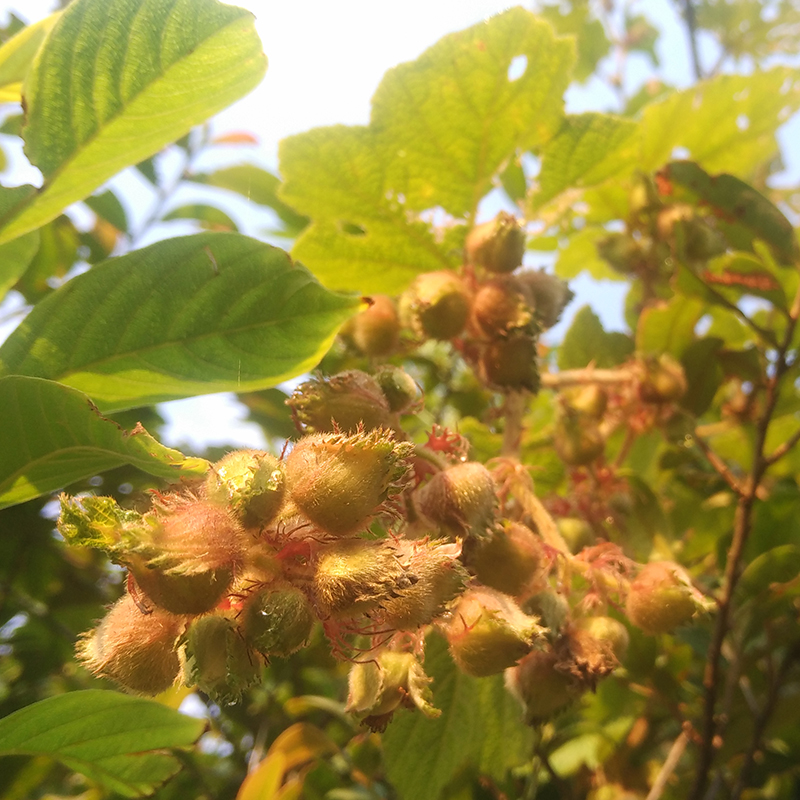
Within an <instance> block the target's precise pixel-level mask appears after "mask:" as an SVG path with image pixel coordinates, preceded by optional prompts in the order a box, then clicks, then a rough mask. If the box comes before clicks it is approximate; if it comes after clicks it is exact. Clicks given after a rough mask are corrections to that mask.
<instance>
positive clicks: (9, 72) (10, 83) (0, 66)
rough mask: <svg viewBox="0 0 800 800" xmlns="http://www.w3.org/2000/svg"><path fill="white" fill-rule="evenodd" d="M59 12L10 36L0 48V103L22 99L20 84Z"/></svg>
mask: <svg viewBox="0 0 800 800" xmlns="http://www.w3.org/2000/svg"><path fill="white" fill-rule="evenodd" d="M60 15H61V12H60V11H57V12H56V13H55V14H50V16H49V17H45V18H44V19H41V20H39V21H38V22H34V23H33V25H28V26H27V27H26V28H23V29H22V30H21V31H20V32H19V33H17V34H16V35H15V36H12V37H11V39H9V40H8V41H7V42H6V43H5V44H4V45H3V46H2V47H0V102H3V103H18V102H19V101H20V100H21V99H22V82H23V81H24V80H25V76H26V75H27V74H28V70H29V69H30V66H31V63H32V62H33V59H34V58H35V56H36V53H37V52H38V51H39V48H40V47H41V45H42V42H43V41H44V38H45V36H47V34H48V32H49V31H50V29H51V28H52V27H53V25H55V24H56V21H57V20H58V18H59V16H60Z"/></svg>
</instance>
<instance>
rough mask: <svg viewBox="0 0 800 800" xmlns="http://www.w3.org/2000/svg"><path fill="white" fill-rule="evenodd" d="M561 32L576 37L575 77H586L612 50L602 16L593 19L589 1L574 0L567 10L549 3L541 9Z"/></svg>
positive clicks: (577, 79)
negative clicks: (579, 0) (576, 1)
mask: <svg viewBox="0 0 800 800" xmlns="http://www.w3.org/2000/svg"><path fill="white" fill-rule="evenodd" d="M539 13H540V15H541V16H542V17H544V18H545V19H546V20H547V21H548V22H549V23H550V24H551V25H552V26H553V27H554V28H555V29H556V31H557V32H558V33H559V34H573V35H574V36H575V37H576V40H577V41H576V44H577V46H578V47H577V49H578V61H577V63H576V65H575V80H576V81H585V80H586V79H587V78H588V77H590V76H591V74H592V73H593V72H594V71H595V69H596V68H597V63H598V61H600V59H601V58H603V57H604V56H606V55H607V54H608V51H609V50H610V48H611V43H610V42H609V41H608V37H607V36H606V32H605V29H604V28H603V25H602V23H601V22H600V20H597V19H591V15H590V12H589V4H588V3H586V2H583V3H573V4H572V7H571V9H570V10H569V11H568V12H567V13H564V9H563V8H561V7H545V8H542V9H541V11H540V12H539Z"/></svg>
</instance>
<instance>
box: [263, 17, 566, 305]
mask: <svg viewBox="0 0 800 800" xmlns="http://www.w3.org/2000/svg"><path fill="white" fill-rule="evenodd" d="M573 51H574V47H573V44H572V42H571V41H569V40H566V39H558V38H556V37H555V35H554V34H553V30H552V28H551V27H550V26H549V25H548V24H547V23H546V22H544V21H542V20H540V19H537V18H536V17H535V16H534V15H533V14H531V13H530V12H528V11H526V10H524V9H522V8H514V9H511V10H509V11H507V12H505V13H504V14H501V15H498V16H496V17H493V18H492V19H489V20H487V21H486V22H482V23H480V24H479V25H476V26H473V27H472V28H468V29H466V30H464V31H460V32H458V33H454V34H452V35H450V36H446V37H445V38H444V39H442V40H441V41H440V42H438V43H437V44H435V45H434V46H433V47H431V48H430V49H429V50H427V51H426V52H425V53H423V55H422V56H420V58H419V59H417V60H416V61H414V62H410V63H407V64H401V65H400V66H398V67H396V68H394V69H392V70H390V71H389V72H388V73H387V74H386V76H385V78H384V79H383V81H382V83H381V85H380V86H379V88H378V91H377V92H376V94H375V97H374V100H373V110H372V118H371V122H370V125H369V126H368V127H365V126H360V127H359V126H354V127H345V126H334V127H330V128H320V129H317V130H312V131H309V132H307V133H303V134H300V135H299V136H292V137H289V138H288V139H286V140H284V141H283V142H282V143H281V148H280V171H281V174H282V175H283V176H284V179H285V182H284V184H283V186H282V188H281V191H280V193H279V194H280V196H281V197H282V198H283V199H284V200H285V201H286V202H287V203H289V204H290V205H291V206H292V207H293V208H295V209H297V211H298V212H300V213H302V214H307V215H308V216H310V217H311V218H312V219H313V222H312V224H311V225H310V226H309V228H308V229H307V230H306V231H304V233H303V235H302V236H301V237H300V238H299V239H298V241H297V243H296V245H295V249H294V251H293V252H294V253H295V254H296V255H297V257H298V258H300V259H301V260H303V261H304V262H305V263H307V264H309V266H310V267H311V268H312V269H313V270H314V273H315V274H316V275H317V276H319V278H320V280H321V281H322V282H323V283H325V284H326V285H328V286H331V287H334V288H345V287H346V288H357V289H358V290H359V291H361V292H364V293H370V292H387V293H396V292H399V291H402V290H403V289H404V288H406V287H407V286H408V284H409V282H410V280H411V279H412V278H413V277H415V276H416V275H418V274H419V273H422V272H426V271H432V270H436V269H450V268H453V267H455V266H458V264H460V263H461V257H462V256H461V251H460V247H457V248H454V247H451V246H449V245H447V244H444V243H441V242H439V241H438V240H436V239H434V236H433V234H432V233H431V231H430V230H429V229H428V226H427V224H420V223H415V222H413V221H412V215H411V214H410V213H409V212H410V211H413V212H421V211H427V210H429V209H431V210H433V209H438V212H439V214H440V215H441V211H442V210H444V211H445V212H447V213H448V214H450V215H451V216H453V217H456V218H461V217H464V216H467V217H470V216H474V214H475V212H476V210H477V207H478V203H479V202H480V200H481V198H482V197H483V196H484V195H485V194H486V193H487V192H489V191H490V190H491V188H492V186H493V179H494V178H495V177H496V176H497V174H498V173H499V172H501V171H502V169H503V167H504V165H505V164H506V163H508V161H509V160H510V159H512V158H514V157H515V154H516V153H517V151H518V150H519V151H522V150H527V149H532V148H537V147H539V146H540V145H541V144H542V143H543V142H545V141H547V140H548V139H549V138H550V137H551V136H552V135H553V134H554V133H555V131H556V130H557V129H558V127H559V125H560V124H561V120H562V118H563V99H562V95H563V93H564V90H565V89H566V86H567V83H568V74H569V69H570V67H571V64H572V61H573V60H574V53H573ZM515 59H517V61H515ZM512 62H514V64H515V65H516V64H523V62H524V67H525V69H524V72H523V74H522V75H521V76H519V77H515V76H514V74H512V75H511V77H510V76H509V68H510V67H511V66H512ZM431 214H433V211H432V212H431Z"/></svg>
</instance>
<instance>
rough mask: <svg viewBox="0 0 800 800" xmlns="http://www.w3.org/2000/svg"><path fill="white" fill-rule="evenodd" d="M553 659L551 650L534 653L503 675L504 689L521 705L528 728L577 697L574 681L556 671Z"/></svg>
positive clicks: (577, 692)
mask: <svg viewBox="0 0 800 800" xmlns="http://www.w3.org/2000/svg"><path fill="white" fill-rule="evenodd" d="M557 660H558V657H557V656H556V654H555V653H553V652H551V651H542V650H534V651H532V652H531V653H528V655H526V656H525V657H524V658H523V659H522V660H521V661H520V662H519V664H517V665H516V666H514V667H511V668H509V669H507V670H506V672H505V681H506V688H507V689H508V690H509V691H510V692H511V694H513V695H514V697H516V698H517V700H519V702H520V703H521V704H522V708H523V710H524V713H525V721H526V722H527V723H528V724H529V725H532V724H534V723H537V722H543V721H546V720H548V719H550V718H551V717H553V716H554V715H555V714H557V713H558V712H559V711H563V710H564V709H565V708H566V707H567V706H569V705H571V704H572V703H573V702H574V701H575V699H576V698H577V697H579V696H580V694H581V691H582V690H581V687H580V685H579V684H578V682H577V681H576V680H575V679H574V678H573V677H572V676H570V675H566V674H564V673H563V672H561V671H559V670H557V669H556V661H557Z"/></svg>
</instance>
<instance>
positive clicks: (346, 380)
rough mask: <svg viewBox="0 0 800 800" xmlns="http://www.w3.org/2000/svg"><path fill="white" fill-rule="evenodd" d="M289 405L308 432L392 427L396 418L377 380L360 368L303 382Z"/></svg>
mask: <svg viewBox="0 0 800 800" xmlns="http://www.w3.org/2000/svg"><path fill="white" fill-rule="evenodd" d="M286 405H287V406H289V407H290V408H291V409H292V419H293V420H294V423H295V425H296V426H297V428H298V430H301V431H303V432H305V433H323V432H329V433H332V432H334V431H336V430H339V431H346V432H348V433H355V432H356V431H357V430H358V429H359V428H364V429H365V430H368V431H370V430H375V429H377V428H381V427H384V428H391V427H392V426H393V424H394V422H395V416H394V414H392V412H391V411H390V409H389V404H388V402H387V400H386V397H385V396H384V394H383V392H382V391H381V387H380V386H379V385H378V383H377V382H376V380H375V379H374V378H373V377H372V376H371V375H368V374H367V373H366V372H361V370H357V369H354V370H349V371H347V372H340V373H338V374H337V375H332V376H330V377H327V378H312V379H311V380H308V381H305V382H304V383H301V384H300V385H299V386H298V387H297V388H296V389H295V390H294V392H292V396H291V397H290V398H289V399H288V400H287V401H286Z"/></svg>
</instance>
